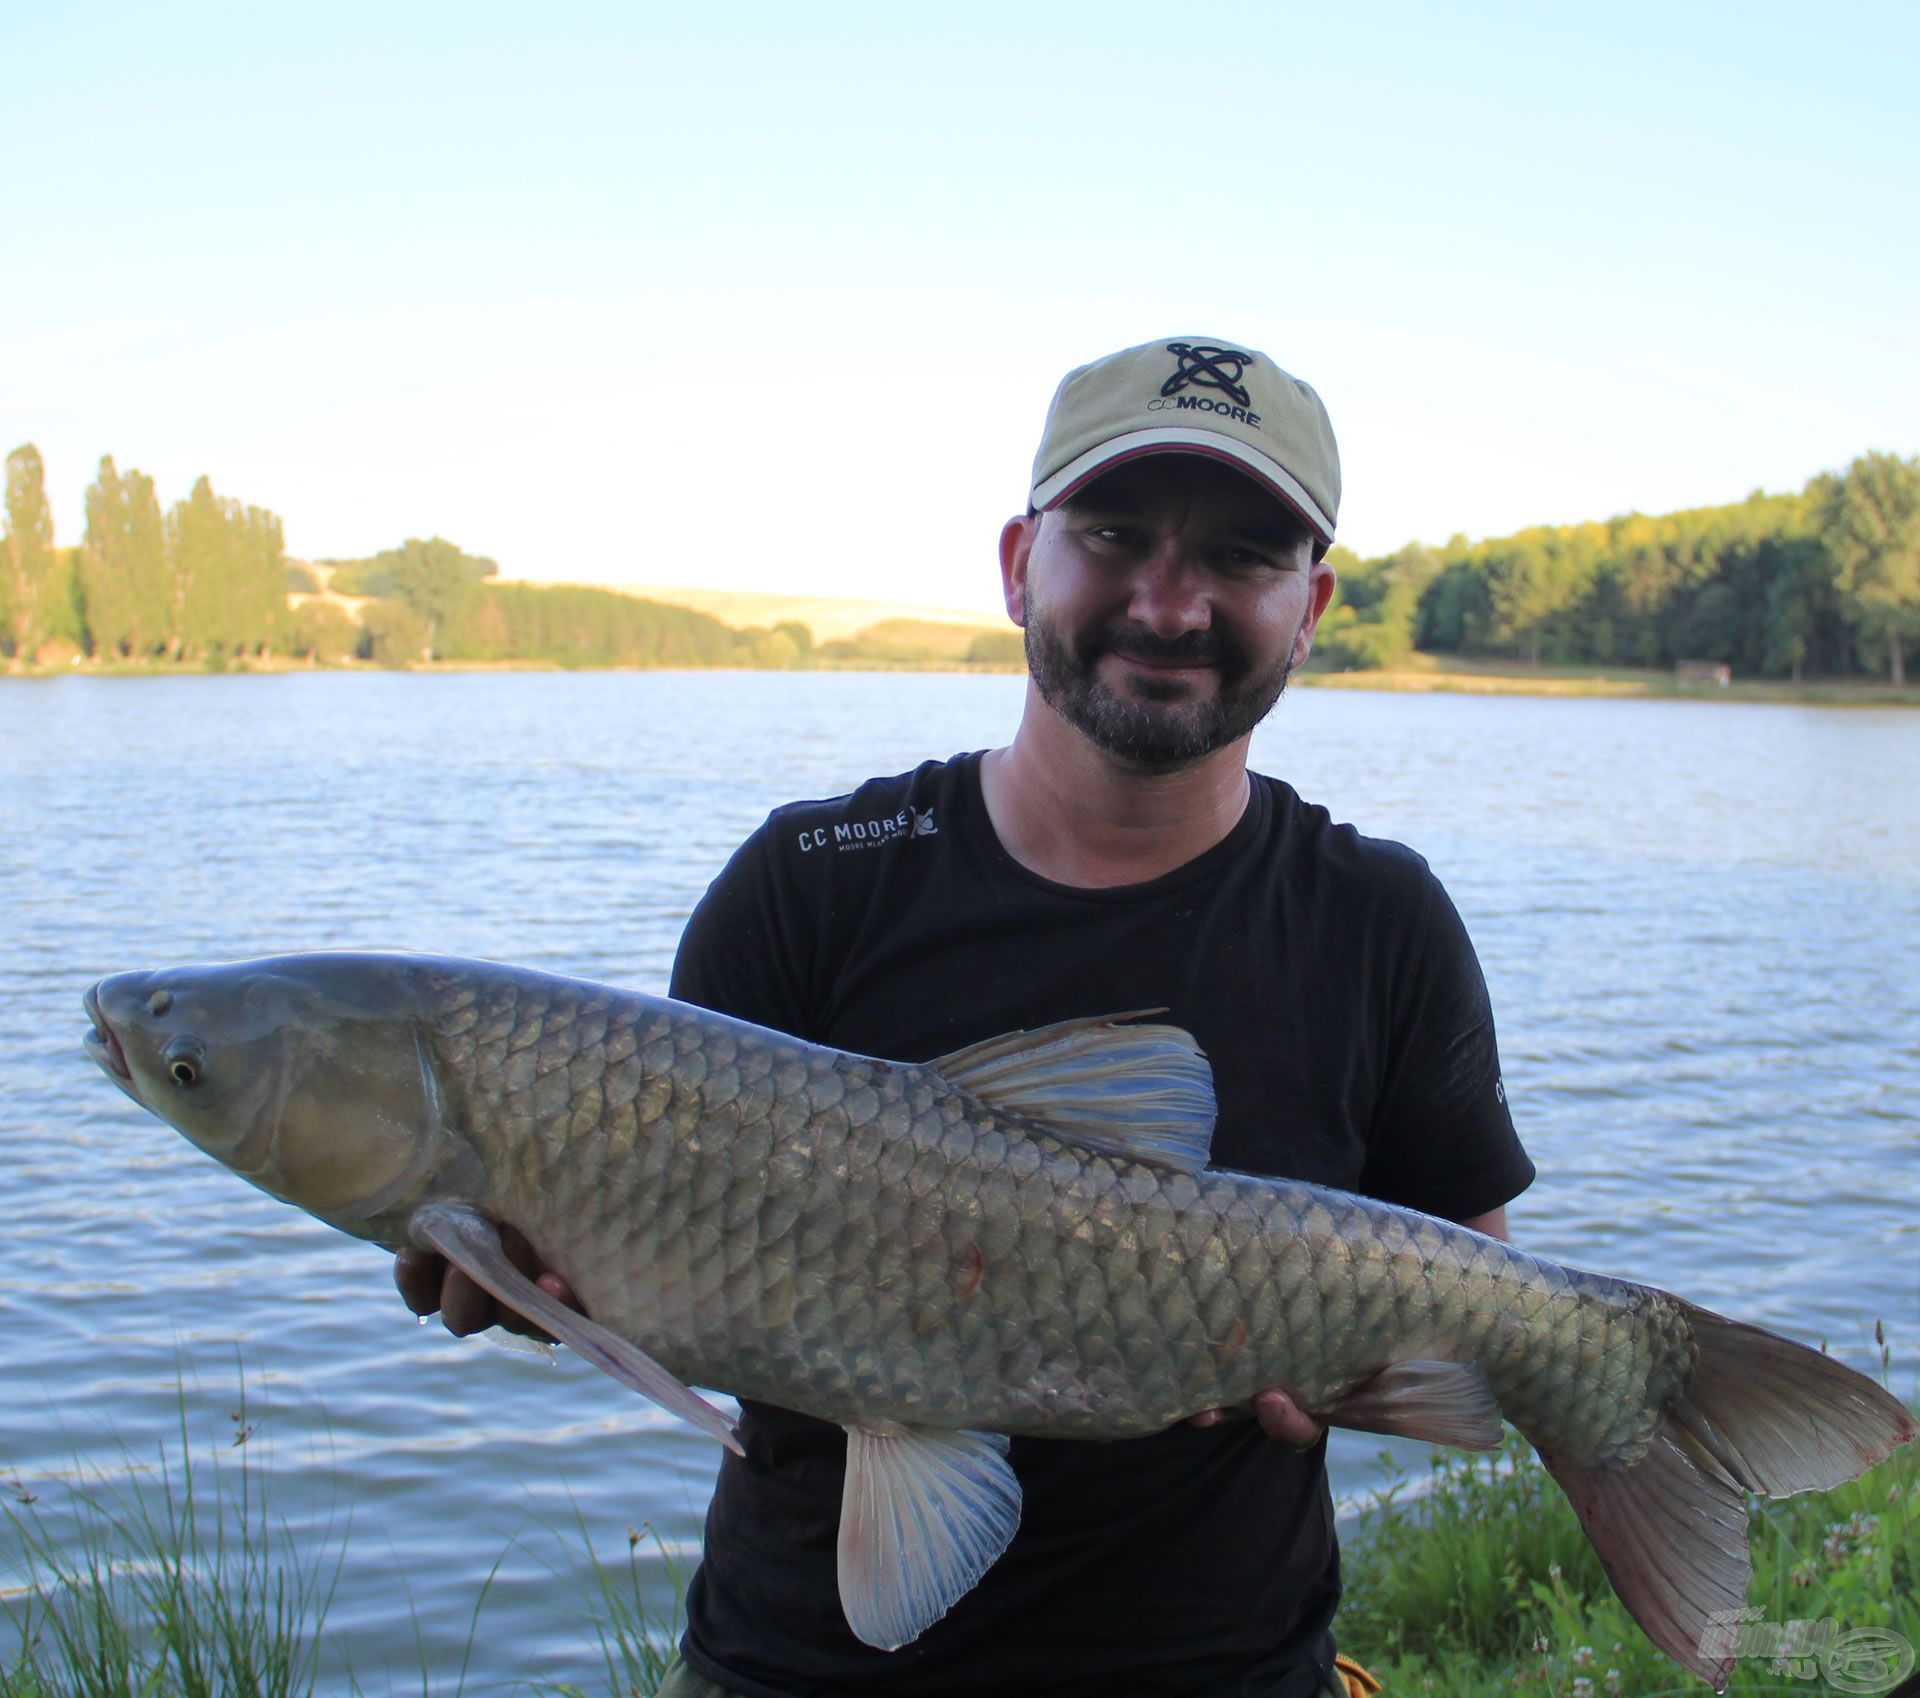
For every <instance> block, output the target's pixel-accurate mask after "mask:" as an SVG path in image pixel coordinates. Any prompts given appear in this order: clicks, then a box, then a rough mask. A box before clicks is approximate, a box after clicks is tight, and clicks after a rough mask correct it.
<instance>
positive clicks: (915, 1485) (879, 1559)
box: [838, 1421, 1020, 1651]
mask: <svg viewBox="0 0 1920 1698" xmlns="http://www.w3.org/2000/svg"><path fill="white" fill-rule="evenodd" d="M846 1433H847V1478H846V1484H845V1486H844V1487H843V1488H842V1491H841V1497H840V1537H839V1550H838V1558H839V1577H840V1608H841V1609H842V1610H843V1611H844V1612H845V1614H846V1618H847V1625H848V1626H849V1627H851V1628H852V1629H853V1633H854V1637H855V1638H856V1639H859V1640H860V1641H861V1642H862V1643H864V1644H868V1645H874V1646H877V1647H878V1648H879V1649H880V1650H883V1651H894V1650H898V1649H899V1648H900V1647H901V1646H902V1645H905V1644H906V1643H908V1641H910V1640H913V1639H918V1638H919V1637H920V1635H921V1634H922V1633H924V1632H926V1630H927V1629H928V1628H929V1627H931V1626H932V1625H933V1624H934V1623H935V1622H936V1621H938V1620H939V1619H940V1618H941V1617H942V1616H943V1615H945V1614H946V1613H947V1611H948V1610H950V1609H952V1608H953V1606H954V1605H955V1604H956V1603H957V1602H958V1601H959V1600H960V1599H961V1598H963V1597H965V1596H966V1595H967V1593H968V1592H970V1591H972V1590H973V1588H974V1587H975V1586H976V1585H977V1584H978V1583H979V1580H980V1576H981V1575H983V1574H985V1573H986V1572H987V1570H988V1569H989V1568H991V1567H992V1566H993V1565H994V1563H995V1562H996V1561H998V1560H999V1557H1000V1553H1001V1552H1002V1551H1004V1550H1005V1549H1006V1548H1007V1545H1008V1543H1009V1542H1010V1541H1011V1540H1012V1538H1013V1534H1014V1529H1015V1528H1016V1527H1018V1526H1019V1525H1020V1482H1019V1481H1018V1480H1016V1479H1015V1478H1014V1473H1013V1469H1012V1468H1011V1467H1010V1466H1009V1464H1008V1462H1007V1441H1006V1439H1005V1438H1003V1437H1002V1436H1001V1435H1000V1434H998V1433H969V1432H955V1431H952V1430H949V1429H945V1428H939V1427H905V1426H900V1425H898V1424H896V1423H894V1422H891V1421H867V1422H862V1423H861V1424H860V1425H859V1426H857V1427H848V1428H847V1429H846Z"/></svg>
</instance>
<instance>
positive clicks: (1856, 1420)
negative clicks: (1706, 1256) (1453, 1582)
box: [1540, 1298, 1914, 1692]
mask: <svg viewBox="0 0 1920 1698" xmlns="http://www.w3.org/2000/svg"><path fill="white" fill-rule="evenodd" d="M1674 1301H1675V1302H1677V1303H1679V1304H1680V1308H1681V1312H1682V1313H1683V1315H1684V1316H1685V1318H1686V1321H1687V1324H1688V1326H1689V1327H1690V1329H1691V1331H1692V1335H1693V1340H1694V1344H1695V1347H1696V1351H1697V1356H1696V1360H1695V1363H1694V1368H1693V1372H1692V1375H1691V1377H1690V1378H1689V1379H1688V1381H1687V1385H1686V1388H1685V1390H1684V1392H1683V1393H1682V1394H1681V1395H1680V1396H1678V1397H1677V1398H1675V1399H1674V1400H1673V1401H1672V1403H1670V1404H1669V1405H1668V1407H1667V1409H1666V1410H1665V1412H1664V1413H1663V1415H1662V1417H1661V1421H1660V1425H1659V1426H1658V1428H1657V1429H1656V1430H1655V1433H1654V1437H1653V1442H1652V1444H1651V1445H1650V1446H1649V1447H1648V1450H1647V1453H1646V1454H1645V1456H1643V1457H1642V1458H1641V1459H1640V1460H1639V1461H1637V1462H1635V1463H1633V1464H1631V1465H1630V1466H1627V1467H1608V1466H1587V1465H1580V1464H1574V1463H1570V1462H1563V1461H1558V1460H1556V1459H1555V1458H1553V1457H1552V1456H1550V1455H1548V1454H1547V1453H1546V1452H1545V1451H1542V1452H1541V1457H1540V1459H1541V1461H1542V1462H1544V1463H1545V1464H1546V1465H1547V1468H1548V1470H1549V1471H1550V1472H1551V1473H1552V1475H1553V1477H1554V1478H1555V1479H1556V1480H1557V1481H1559V1483H1560V1485H1561V1488H1562V1489H1563V1490H1564V1491H1565V1492H1566V1494H1567V1496H1568V1498H1569V1499H1570V1500H1571V1501H1572V1503H1573V1507H1574V1512H1575V1513H1576V1514H1577V1515H1578V1516H1579V1517H1580V1524H1581V1526H1582V1527H1583V1528H1584V1529H1585V1530H1586V1534H1587V1537H1588V1538H1589V1539H1591V1540H1592V1541H1593V1547H1594V1549H1595V1550H1596V1551H1597V1552H1598V1553H1599V1555H1600V1561H1601V1564H1602V1566H1603V1567H1604V1568H1605V1569H1606V1571H1607V1578H1608V1579H1609V1580H1610V1581H1612V1582H1613V1589H1614V1590H1615V1591H1616V1592H1618V1593H1619V1594H1620V1601H1621V1602H1622V1603H1623V1604H1625V1605H1626V1607H1627V1610H1628V1612H1629V1613H1630V1614H1631V1615H1632V1616H1633V1618H1634V1620H1635V1621H1637V1622H1638V1623H1639V1624H1640V1626H1641V1628H1642V1629H1643V1630H1644V1631H1645V1633H1646V1635H1647V1637H1648V1638H1649V1639H1651V1640H1652V1641H1653V1642H1654V1643H1655V1644H1656V1645H1658V1646H1659V1647H1660V1649H1661V1650H1663V1651H1665V1652H1666V1654H1667V1655H1668V1656H1670V1657H1672V1658H1673V1660H1674V1661H1675V1662H1677V1663H1679V1664H1680V1665H1681V1666H1682V1667H1683V1668H1687V1669H1691V1670H1692V1671H1693V1672H1694V1673H1695V1674H1697V1675H1699V1676H1700V1677H1701V1678H1702V1679H1704V1680H1705V1681H1707V1682H1708V1683H1709V1684H1710V1685H1711V1686H1712V1687H1713V1689H1714V1690H1715V1691H1716V1692H1718V1691H1721V1690H1723V1689H1724V1688H1725V1686H1726V1684H1727V1679H1728V1677H1729V1675H1730V1674H1731V1672H1732V1669H1733V1664H1734V1658H1735V1655H1736V1653H1737V1651H1738V1649H1739V1646H1738V1643H1737V1640H1738V1631H1739V1630H1738V1627H1737V1626H1735V1625H1730V1624H1734V1623H1737V1622H1738V1621H1739V1620H1740V1619H1741V1618H1740V1613H1739V1612H1740V1611H1741V1609H1742V1608H1743V1607H1744V1606H1745V1604H1746V1601H1747V1586H1748V1583H1749V1581H1750V1579H1751V1577H1752V1571H1751V1563H1750V1559H1749V1556H1748V1551H1747V1502H1746V1496H1745V1494H1746V1493H1747V1492H1756V1493H1759V1494H1760V1495H1762V1496H1764V1497H1791V1496H1792V1495H1794V1494H1795V1493H1797V1492H1806V1491H1820V1490H1825V1489H1828V1488H1830V1487H1833V1486H1838V1485H1842V1484H1844V1483H1845V1482H1846V1481H1848V1480H1852V1479H1855V1478H1857V1477H1858V1476H1859V1475H1861V1474H1864V1473H1865V1472H1866V1471H1867V1469H1869V1468H1871V1467H1872V1466H1873V1465H1874V1464H1875V1463H1877V1462H1880V1461H1883V1460H1885V1458H1886V1457H1887V1456H1888V1455H1890V1454H1891V1453H1892V1452H1893V1451H1894V1450H1895V1449H1896V1448H1897V1447H1898V1446H1900V1445H1903V1444H1905V1443H1907V1442H1908V1441H1909V1440H1910V1439H1912V1438H1913V1436H1914V1422H1913V1417H1912V1415H1911V1414H1910V1413H1909V1412H1908V1411H1907V1409H1906V1408H1905V1407H1904V1406H1902V1404H1901V1403H1900V1402H1899V1400H1898V1399H1896V1398H1894V1397H1891V1396H1889V1395H1888V1394H1887V1393H1886V1392H1885V1391H1883V1390H1882V1389H1881V1388H1880V1387H1879V1386H1877V1385H1875V1384H1874V1383H1873V1381H1871V1380H1870V1379H1868V1378H1867V1377H1866V1376H1865V1375H1864V1374H1859V1373H1856V1372H1854V1370H1853V1369H1851V1368H1848V1367H1846V1366H1844V1365H1843V1364H1841V1363H1839V1362H1836V1361H1834V1360H1833V1359H1832V1358H1831V1357H1829V1356H1823V1355H1822V1354H1821V1353H1820V1352H1819V1351H1817V1350H1809V1349H1808V1348H1807V1347H1806V1346H1805V1345H1803V1344H1795V1343H1794V1342H1793V1341H1792V1340H1790V1339H1785V1338H1781V1337H1780V1336H1779V1335H1778V1334H1776V1333H1770V1332H1767V1331H1764V1330H1763V1329H1762V1328H1760V1327H1753V1326H1747V1325H1744V1324H1743V1323H1741V1322H1739V1321H1730V1320H1728V1319H1726V1318H1725V1317H1724V1316H1722V1315H1716V1314H1714V1313H1712V1312H1711V1311H1710V1310H1707V1309H1701V1308H1698V1307H1696V1306H1695V1305H1694V1304H1691V1303H1687V1302H1685V1301H1684V1300H1681V1299H1678V1298H1676V1299H1674Z"/></svg>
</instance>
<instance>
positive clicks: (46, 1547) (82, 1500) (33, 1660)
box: [0, 1398, 345, 1698]
mask: <svg viewBox="0 0 1920 1698" xmlns="http://www.w3.org/2000/svg"><path fill="white" fill-rule="evenodd" d="M233 1422H234V1439H233V1446H232V1448H231V1452H230V1454H232V1455H234V1456H235V1457H236V1458H237V1460H234V1461H227V1460H224V1459H223V1458H222V1457H220V1455H219V1454H218V1453H209V1454H208V1455H207V1456H206V1457H204V1458H201V1459H196V1457H195V1455H194V1449H193V1446H192V1445H191V1444H190V1443H189V1442H188V1430H187V1416H186V1410H185V1405H184V1402H183V1404H182V1406H181V1412H180V1420H179V1428H178V1435H179V1436H178V1443H177V1445H176V1446H174V1447H167V1446H163V1447H162V1448H161V1452H160V1456H159V1461H158V1464H157V1466H156V1467H155V1468H153V1469H152V1470H149V1469H147V1468H144V1467H140V1466H136V1465H131V1464H132V1459H131V1458H129V1463H130V1466H129V1467H128V1468H127V1469H126V1470H124V1471H123V1472H122V1473H120V1474H118V1475H107V1474H105V1473H102V1472H101V1471H99V1470H98V1469H94V1468H77V1469H76V1472H75V1475H74V1478H73V1480H72V1483H71V1485H70V1487H69V1488H68V1491H67V1498H68V1502H67V1503H66V1505H65V1508H66V1509H67V1511H68V1514H67V1516H66V1517H65V1519H66V1521H67V1522H68V1528H67V1532H66V1536H65V1538H64V1539H62V1538H61V1537H60V1535H58V1534H56V1532H55V1531H54V1530H53V1528H52V1527H51V1526H50V1524H49V1519H48V1517H47V1514H46V1509H47V1508H48V1506H47V1505H46V1504H45V1503H44V1501H43V1499H42V1497H41V1495H40V1494H38V1493H35V1492H34V1491H32V1490H31V1489H30V1488H28V1487H27V1486H26V1485H25V1484H24V1483H23V1482H21V1481H18V1480H16V1481H15V1482H13V1484H12V1487H11V1489H10V1494H9V1495H10V1499H11V1501H8V1502H6V1503H5V1504H4V1506H3V1507H4V1517H5V1518H4V1532H5V1534H6V1537H7V1544H8V1545H9V1546H10V1547H11V1549H10V1550H8V1551H7V1552H6V1553H5V1554H6V1556H7V1557H8V1559H9V1566H11V1567H15V1568H17V1569H18V1570H19V1571H21V1573H22V1575H23V1577H24V1580H25V1586H24V1588H23V1589H22V1592H21V1594H20V1595H19V1596H18V1598H17V1599H16V1600H14V1608H13V1610H11V1611H9V1612H8V1613H9V1614H11V1615H12V1616H13V1626H14V1627H15V1629H16V1638H15V1642H14V1644H13V1645H12V1646H11V1647H8V1646H6V1645H5V1644H4V1642H0V1698H306V1695H307V1694H310V1693H311V1692H312V1691H313V1690H314V1686H315V1683H316V1680H317V1667H316V1664H317V1658H318V1651H319V1643H320V1630H321V1625H322V1623H323V1622H324V1620H325V1618H326V1614H327V1609H328V1606H329V1604H330V1603H331V1601H332V1596H333V1588H334V1585H335V1582H336V1581H337V1579H338V1577H339V1573H340V1565H341V1561H342V1559H343V1557H344V1552H345V1542H344V1532H343V1534H342V1536H341V1537H340V1538H339V1539H337V1540H335V1539H332V1538H323V1539H322V1541H321V1542H320V1548H319V1549H317V1550H314V1549H306V1550H301V1549H297V1548H296V1546H295V1542H294V1540H293V1538H292V1536H291V1535H290V1534H289V1533H288V1531H287V1530H286V1528H285V1527H284V1526H280V1525H277V1524H276V1522H275V1520H274V1517H273V1514H272V1510H271V1504H270V1501H269V1492H268V1486H267V1480H268V1474H267V1471H266V1470H265V1469H264V1468H263V1467H261V1466H259V1465H258V1464H256V1463H255V1462H253V1460H252V1459H251V1457H250V1456H249V1454H248V1452H247V1449H246V1447H247V1444H248V1442H249V1440H250V1439H252V1438H253V1436H254V1433H255V1427H254V1423H253V1422H252V1420H251V1419H250V1417H249V1415H248V1411H247V1407H246V1404H245V1401H244V1398H243V1400H242V1402H241V1405H240V1408H239V1409H238V1410H237V1411H236V1412H235V1413H234V1416H233ZM0 1619H4V1618H0Z"/></svg>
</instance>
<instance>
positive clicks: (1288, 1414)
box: [1187, 1386, 1327, 1450]
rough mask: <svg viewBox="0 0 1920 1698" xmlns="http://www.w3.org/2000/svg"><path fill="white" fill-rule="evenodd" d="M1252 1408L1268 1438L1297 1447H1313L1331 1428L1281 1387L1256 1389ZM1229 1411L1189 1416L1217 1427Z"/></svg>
mask: <svg viewBox="0 0 1920 1698" xmlns="http://www.w3.org/2000/svg"><path fill="white" fill-rule="evenodd" d="M1252 1409H1253V1415H1254V1419H1256V1420H1257V1421H1258V1422H1259V1423H1260V1430H1261V1431H1262V1432H1263V1433H1265V1434H1266V1435H1267V1437H1268V1438H1270V1439H1278V1440H1279V1441H1280V1442H1281V1443H1282V1444H1284V1445H1291V1446H1292V1447H1293V1448H1294V1449H1295V1450H1311V1449H1312V1448H1313V1447H1314V1446H1315V1445H1317V1444H1318V1443H1319V1442H1320V1435H1321V1434H1322V1433H1324V1432H1325V1431H1326V1430H1327V1429H1326V1428H1325V1427H1323V1426H1322V1425H1321V1424H1320V1423H1319V1422H1318V1421H1316V1420H1315V1419H1314V1418H1313V1417H1312V1416H1311V1415H1309V1414H1308V1413H1307V1412H1306V1411H1305V1410H1304V1409H1302V1408H1301V1407H1300V1405H1299V1404H1297V1403H1295V1402H1294V1401H1293V1399H1292V1398H1290V1397H1289V1396H1288V1395H1287V1394H1286V1393H1285V1392H1284V1391H1282V1390H1281V1389H1280V1388H1279V1387H1278V1386H1269V1387H1268V1388H1267V1389H1266V1390H1265V1391H1261V1392H1255V1393H1254V1396H1253V1405H1252ZM1227 1413H1228V1412H1227V1411H1226V1410H1224V1409H1203V1410H1201V1411H1200V1413H1199V1414H1198V1415H1189V1416H1188V1417H1187V1425H1188V1426H1189V1427H1217V1426H1218V1425H1219V1424H1220V1423H1221V1422H1222V1421H1224V1420H1225V1419H1226V1418H1227Z"/></svg>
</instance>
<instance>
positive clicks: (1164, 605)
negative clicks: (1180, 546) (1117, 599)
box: [1127, 548, 1213, 637]
mask: <svg viewBox="0 0 1920 1698" xmlns="http://www.w3.org/2000/svg"><path fill="white" fill-rule="evenodd" d="M1127 616H1128V618H1130V619H1132V620H1133V621H1134V622H1135V623H1136V624H1139V625H1144V626H1145V627H1146V628H1147V629H1148V630H1149V631H1151V632H1153V633H1154V635H1155V636H1158V637H1178V636H1181V635H1182V634H1184V633H1185V632H1188V631H1204V630H1206V629H1207V627H1208V626H1210V625H1211V624H1212V623H1213V606H1212V603H1211V602H1210V600H1209V599H1208V596H1207V585H1206V575H1205V574H1204V573H1203V572H1201V571H1200V570H1198V569H1197V567H1196V566H1195V565H1194V563H1193V562H1191V561H1189V560H1187V559H1185V558H1184V557H1183V556H1182V555H1181V554H1180V553H1179V551H1178V550H1176V549H1173V548H1164V549H1160V550H1158V551H1156V552H1155V553H1154V554H1153V555H1151V556H1150V557H1149V558H1148V559H1146V560H1143V561H1142V562H1141V563H1140V567H1139V569H1138V570H1137V571H1136V572H1135V574H1134V579H1133V595H1132V597H1131V598H1130V599H1129V601H1128V603H1127Z"/></svg>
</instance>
